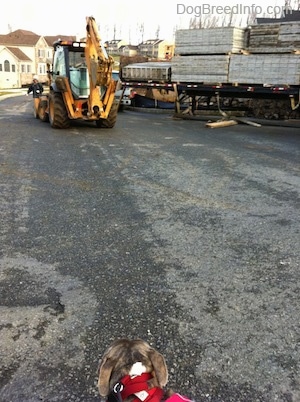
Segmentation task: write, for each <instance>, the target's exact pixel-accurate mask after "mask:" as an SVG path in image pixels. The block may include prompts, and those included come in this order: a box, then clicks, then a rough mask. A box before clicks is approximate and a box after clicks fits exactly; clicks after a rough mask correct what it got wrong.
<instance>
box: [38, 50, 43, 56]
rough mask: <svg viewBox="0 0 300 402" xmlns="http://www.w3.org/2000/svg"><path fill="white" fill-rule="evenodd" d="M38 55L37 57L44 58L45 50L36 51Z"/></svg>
mask: <svg viewBox="0 0 300 402" xmlns="http://www.w3.org/2000/svg"><path fill="white" fill-rule="evenodd" d="M38 55H39V57H45V50H44V49H39V50H38Z"/></svg>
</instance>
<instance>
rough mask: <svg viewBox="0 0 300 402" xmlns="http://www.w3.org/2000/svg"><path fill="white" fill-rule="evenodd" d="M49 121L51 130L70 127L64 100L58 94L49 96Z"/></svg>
mask: <svg viewBox="0 0 300 402" xmlns="http://www.w3.org/2000/svg"><path fill="white" fill-rule="evenodd" d="M49 121H50V124H51V127H53V128H68V127H69V126H70V119H69V116H68V113H67V110H66V107H65V104H64V100H63V97H62V94H61V93H59V92H52V93H50V95H49Z"/></svg>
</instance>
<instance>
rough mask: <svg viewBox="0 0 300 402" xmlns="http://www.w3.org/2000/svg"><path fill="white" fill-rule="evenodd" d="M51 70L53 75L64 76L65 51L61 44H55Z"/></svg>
mask: <svg viewBox="0 0 300 402" xmlns="http://www.w3.org/2000/svg"><path fill="white" fill-rule="evenodd" d="M53 64H54V66H53V71H54V74H55V75H62V76H64V77H65V76H66V62H65V53H64V48H63V47H62V46H57V48H56V51H55V57H54V63H53Z"/></svg>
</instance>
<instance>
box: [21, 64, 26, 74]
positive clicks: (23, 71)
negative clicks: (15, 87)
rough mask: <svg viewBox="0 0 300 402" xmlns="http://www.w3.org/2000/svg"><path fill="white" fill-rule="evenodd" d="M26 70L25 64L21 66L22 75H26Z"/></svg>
mask: <svg viewBox="0 0 300 402" xmlns="http://www.w3.org/2000/svg"><path fill="white" fill-rule="evenodd" d="M25 71H26V69H25V64H21V73H25Z"/></svg>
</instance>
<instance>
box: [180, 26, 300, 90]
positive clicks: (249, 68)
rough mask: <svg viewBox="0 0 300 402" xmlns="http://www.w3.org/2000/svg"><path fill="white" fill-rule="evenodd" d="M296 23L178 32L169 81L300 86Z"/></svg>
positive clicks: (299, 38) (299, 31) (299, 44)
mask: <svg viewBox="0 0 300 402" xmlns="http://www.w3.org/2000/svg"><path fill="white" fill-rule="evenodd" d="M297 49H300V22H295V23H291V22H290V23H274V24H262V25H255V26H252V27H251V28H250V29H242V28H233V27H221V28H211V29H195V30H179V31H177V32H176V39H175V54H176V56H175V57H174V58H173V61H172V80H173V81H178V82H179V81H180V82H199V83H207V84H216V83H241V84H242V83H249V84H271V85H276V84H280V85H283V84H289V85H300V55H299V54H297V52H295V51H297Z"/></svg>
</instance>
